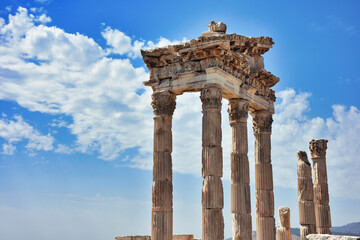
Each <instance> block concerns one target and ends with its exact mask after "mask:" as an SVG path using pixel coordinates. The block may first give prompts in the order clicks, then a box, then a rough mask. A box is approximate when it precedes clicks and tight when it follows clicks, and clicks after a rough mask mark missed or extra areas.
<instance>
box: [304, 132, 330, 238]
mask: <svg viewBox="0 0 360 240" xmlns="http://www.w3.org/2000/svg"><path fill="white" fill-rule="evenodd" d="M327 142H328V141H327V140H326V139H318V140H311V141H310V143H309V148H310V152H311V159H312V161H313V176H314V202H315V218H316V233H318V234H331V230H330V227H331V216H330V206H329V190H328V184H327V170H326V149H327Z"/></svg>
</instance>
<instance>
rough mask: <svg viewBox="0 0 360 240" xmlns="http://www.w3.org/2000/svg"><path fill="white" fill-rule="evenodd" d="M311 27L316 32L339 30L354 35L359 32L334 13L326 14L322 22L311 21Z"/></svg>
mask: <svg viewBox="0 0 360 240" xmlns="http://www.w3.org/2000/svg"><path fill="white" fill-rule="evenodd" d="M311 27H312V28H313V29H314V30H315V31H317V32H320V33H321V32H322V33H324V32H330V31H341V32H343V33H346V34H348V35H350V36H351V35H355V34H357V33H358V32H359V30H358V29H357V27H356V26H355V25H351V24H349V23H346V22H344V21H343V20H342V19H340V18H339V17H337V16H335V15H329V16H327V17H326V18H325V19H324V20H323V21H322V22H313V23H312V24H311Z"/></svg>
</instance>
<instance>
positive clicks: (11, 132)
mask: <svg viewBox="0 0 360 240" xmlns="http://www.w3.org/2000/svg"><path fill="white" fill-rule="evenodd" d="M0 137H1V138H4V139H5V140H6V141H7V142H8V143H7V144H3V153H4V154H8V155H12V154H13V153H14V152H15V149H16V147H15V146H14V145H13V144H15V143H17V142H21V141H27V144H26V146H25V147H26V148H27V149H28V150H29V151H31V152H30V153H32V151H35V150H36V151H39V150H43V151H50V150H52V149H53V142H54V138H53V137H52V136H51V135H49V134H48V135H42V134H41V133H40V132H39V131H38V130H36V129H34V127H32V126H30V125H29V124H28V123H26V122H25V121H24V120H23V119H22V117H21V116H15V117H14V120H8V119H0Z"/></svg>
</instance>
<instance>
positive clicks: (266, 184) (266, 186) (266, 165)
mask: <svg viewBox="0 0 360 240" xmlns="http://www.w3.org/2000/svg"><path fill="white" fill-rule="evenodd" d="M251 115H252V117H253V130H254V136H255V189H256V239H257V240H275V218H274V193H273V175H272V164H271V136H270V135H271V124H272V121H273V119H272V114H271V113H269V112H268V111H265V110H259V111H253V112H251Z"/></svg>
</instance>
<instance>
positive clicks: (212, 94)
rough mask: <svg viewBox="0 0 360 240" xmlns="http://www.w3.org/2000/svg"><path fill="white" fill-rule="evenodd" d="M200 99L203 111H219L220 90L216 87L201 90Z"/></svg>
mask: <svg viewBox="0 0 360 240" xmlns="http://www.w3.org/2000/svg"><path fill="white" fill-rule="evenodd" d="M200 99H201V102H202V107H203V110H206V109H220V108H221V100H222V90H221V88H219V87H218V86H207V87H205V88H204V89H203V90H201V95H200Z"/></svg>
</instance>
